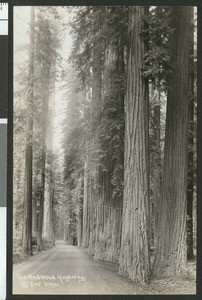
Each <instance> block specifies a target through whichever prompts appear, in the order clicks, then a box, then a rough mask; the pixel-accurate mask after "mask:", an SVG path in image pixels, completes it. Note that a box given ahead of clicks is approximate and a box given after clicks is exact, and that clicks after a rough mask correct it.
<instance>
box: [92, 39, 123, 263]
mask: <svg viewBox="0 0 202 300" xmlns="http://www.w3.org/2000/svg"><path fill="white" fill-rule="evenodd" d="M123 81H124V47H123V42H122V40H121V39H120V38H119V39H118V40H117V41H116V42H115V43H114V44H112V45H109V46H108V49H107V53H106V61H105V72H104V99H103V106H104V111H105V113H106V114H107V115H106V116H105V115H103V118H102V120H101V126H104V128H105V129H104V132H106V135H105V136H104V137H101V138H100V148H101V150H102V151H103V153H104V154H103V157H102V158H101V159H100V166H99V174H98V178H99V197H98V204H97V217H96V241H95V256H94V258H95V259H99V260H107V261H112V262H118V258H119V253H120V246H121V226H122V209H123V148H124V122H123V118H124V82H123ZM105 113H104V114H105ZM102 122H104V124H102ZM107 122H108V123H109V124H108V125H107ZM117 124H119V125H120V126H118V127H117V126H116V125H117ZM102 131H103V130H102Z"/></svg>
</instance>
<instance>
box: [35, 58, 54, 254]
mask: <svg viewBox="0 0 202 300" xmlns="http://www.w3.org/2000/svg"><path fill="white" fill-rule="evenodd" d="M43 68H44V69H43ZM50 68H51V66H50V64H47V63H46V62H45V61H44V65H43V66H42V74H43V73H46V76H47V82H46V85H45V86H44V94H43V107H42V117H43V122H42V142H41V143H42V156H41V186H40V189H41V193H40V206H39V219H38V235H37V246H38V250H39V251H41V250H42V232H43V221H44V198H45V197H44V196H45V182H46V157H47V147H46V138H47V118H48V106H49V98H50Z"/></svg>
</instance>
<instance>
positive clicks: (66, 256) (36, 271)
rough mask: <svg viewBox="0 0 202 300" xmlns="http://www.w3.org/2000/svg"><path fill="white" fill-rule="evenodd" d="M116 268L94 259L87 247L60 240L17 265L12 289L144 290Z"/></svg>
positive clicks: (49, 291)
mask: <svg viewBox="0 0 202 300" xmlns="http://www.w3.org/2000/svg"><path fill="white" fill-rule="evenodd" d="M117 270H118V265H116V264H113V263H109V262H100V261H94V260H93V259H92V258H91V257H90V256H89V254H88V252H87V249H82V248H78V247H74V246H69V245H67V244H66V243H65V242H63V241H57V243H56V246H55V247H53V248H52V249H50V250H48V251H45V252H43V253H41V254H39V255H37V256H33V257H31V258H29V259H28V260H27V261H25V262H23V263H20V264H17V265H14V267H13V293H14V294H63V295H64V294H94V295H95V294H136V293H137V294H141V290H140V288H139V290H137V287H136V288H135V285H134V283H132V282H131V281H130V280H128V279H127V278H124V277H122V276H120V275H119V274H118V272H117ZM134 289H135V290H136V292H135V290H134Z"/></svg>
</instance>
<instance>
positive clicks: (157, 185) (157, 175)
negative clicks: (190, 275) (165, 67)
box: [153, 82, 162, 249]
mask: <svg viewBox="0 0 202 300" xmlns="http://www.w3.org/2000/svg"><path fill="white" fill-rule="evenodd" d="M160 115H161V91H160V82H158V84H157V97H156V99H155V105H154V147H155V164H154V170H153V197H154V249H156V244H157V240H156V237H157V234H156V233H157V230H158V229H157V228H158V219H159V216H158V215H159V203H160V192H161V171H162V164H161V149H160V138H161V137H160V118H161V116H160Z"/></svg>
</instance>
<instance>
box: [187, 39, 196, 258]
mask: <svg viewBox="0 0 202 300" xmlns="http://www.w3.org/2000/svg"><path fill="white" fill-rule="evenodd" d="M194 77H195V76H194V44H193V38H192V46H191V51H190V100H189V112H188V114H189V127H188V130H189V133H188V166H187V177H188V179H187V259H191V260H192V259H194V252H193V246H194V242H193V202H194V201H193V200H194V104H195V101H194Z"/></svg>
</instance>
